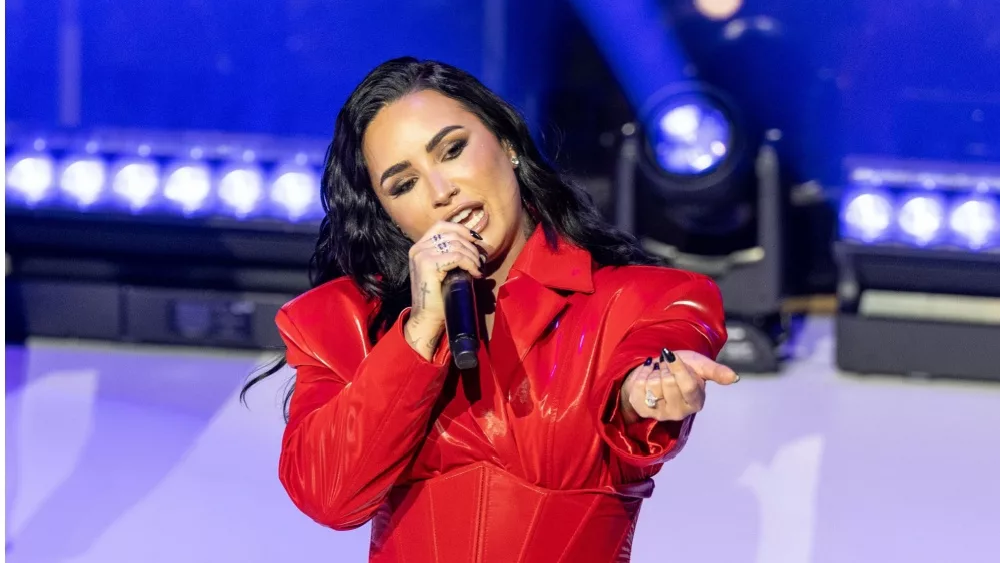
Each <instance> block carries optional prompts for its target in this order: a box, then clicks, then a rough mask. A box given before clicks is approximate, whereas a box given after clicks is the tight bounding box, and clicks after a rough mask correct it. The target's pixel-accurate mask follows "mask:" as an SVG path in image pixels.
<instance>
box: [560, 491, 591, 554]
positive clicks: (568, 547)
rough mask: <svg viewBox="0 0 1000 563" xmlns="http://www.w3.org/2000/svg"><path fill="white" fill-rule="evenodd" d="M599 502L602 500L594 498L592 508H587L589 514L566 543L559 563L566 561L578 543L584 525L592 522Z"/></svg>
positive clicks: (581, 519)
mask: <svg viewBox="0 0 1000 563" xmlns="http://www.w3.org/2000/svg"><path fill="white" fill-rule="evenodd" d="M598 502H600V498H594V500H592V501H590V506H589V507H588V508H587V512H585V513H584V514H583V517H582V518H580V523H579V524H577V525H576V530H573V535H572V536H570V537H569V541H567V542H566V548H565V549H564V550H563V553H562V555H560V556H559V561H562V560H563V559H565V558H566V555H567V554H568V553H569V552H570V551H571V550H572V548H573V542H575V541H576V538H577V537H579V535H580V532H582V531H583V527H584V525H586V523H587V521H588V520H590V515H591V514H593V512H594V509H595V508H597V503H598ZM557 563H558V562H557Z"/></svg>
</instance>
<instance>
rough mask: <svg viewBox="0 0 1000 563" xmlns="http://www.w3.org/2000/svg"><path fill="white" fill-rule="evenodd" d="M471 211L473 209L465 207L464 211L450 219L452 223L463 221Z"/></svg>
mask: <svg viewBox="0 0 1000 563" xmlns="http://www.w3.org/2000/svg"><path fill="white" fill-rule="evenodd" d="M470 213H472V210H471V209H465V210H463V211H462V212H460V213H459V214H458V215H455V216H454V217H452V218H451V219H449V221H451V222H452V223H461V222H462V221H464V220H465V218H466V217H468V216H469V214H470Z"/></svg>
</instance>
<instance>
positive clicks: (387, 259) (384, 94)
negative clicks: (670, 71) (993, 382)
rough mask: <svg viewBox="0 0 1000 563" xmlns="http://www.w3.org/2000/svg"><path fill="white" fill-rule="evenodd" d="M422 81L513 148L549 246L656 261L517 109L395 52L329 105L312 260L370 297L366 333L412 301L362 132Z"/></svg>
mask: <svg viewBox="0 0 1000 563" xmlns="http://www.w3.org/2000/svg"><path fill="white" fill-rule="evenodd" d="M423 90H433V91H436V92H438V93H440V94H443V95H445V96H447V97H449V98H451V99H453V100H455V101H457V102H459V103H460V104H462V106H463V107H465V109H467V110H468V111H469V112H471V113H473V114H474V115H476V117H478V118H479V120H480V121H481V122H482V123H483V125H485V126H486V128H488V129H489V130H490V131H492V132H493V134H494V135H495V136H496V138H497V140H498V141H500V142H501V143H503V144H504V145H505V146H507V147H509V148H511V149H512V150H513V152H514V153H515V154H517V156H518V159H519V160H520V164H519V166H518V167H517V168H516V173H517V179H518V183H519V185H520V192H521V200H522V204H523V206H524V208H525V209H527V210H530V213H531V215H532V217H533V219H534V220H535V221H536V222H537V224H538V227H539V228H541V229H543V231H544V234H545V238H546V242H547V243H548V244H549V245H551V246H552V247H553V248H554V247H555V245H556V244H557V241H558V239H559V237H563V238H564V239H565V240H567V241H569V242H571V243H573V244H575V245H577V246H579V247H581V248H584V249H586V250H587V251H589V252H590V254H591V256H592V257H593V260H594V262H595V263H596V264H597V265H598V266H623V265H627V264H655V263H658V261H657V260H656V259H655V258H654V257H652V256H651V255H649V254H648V253H646V252H645V251H644V250H643V249H642V248H641V247H640V246H639V245H638V244H637V243H636V241H635V239H634V238H633V237H632V236H630V235H628V234H626V233H623V232H621V231H618V230H617V229H615V228H613V227H612V226H611V225H609V224H608V223H607V222H605V221H604V220H603V219H602V217H601V216H600V214H599V213H598V211H597V209H596V208H595V207H594V205H593V203H592V201H591V198H590V196H589V194H587V193H586V192H585V191H584V190H583V189H581V188H580V187H578V186H576V185H574V184H573V183H571V182H570V181H568V180H567V179H565V178H564V177H562V176H561V175H560V174H559V173H558V172H556V170H555V169H554V168H553V167H552V165H551V164H549V162H548V161H547V160H546V159H545V158H544V157H543V156H542V154H541V153H540V152H539V150H538V148H537V147H536V145H535V142H534V140H533V139H532V137H531V133H530V131H529V129H528V126H527V124H526V123H525V121H524V118H523V117H521V115H520V114H519V113H518V111H517V110H515V109H514V108H513V107H512V106H511V105H510V104H508V103H507V102H505V101H504V100H503V99H501V98H500V97H499V96H497V95H496V94H494V93H493V92H492V91H490V90H489V88H487V87H486V86H484V85H483V84H482V83H481V82H479V80H477V79H476V78H475V77H473V76H472V75H470V74H469V73H467V72H465V71H463V70H461V69H458V68H455V67H453V66H450V65H447V64H444V63H440V62H436V61H419V60H417V59H414V58H411V57H404V58H399V59H393V60H390V61H387V62H385V63H382V64H381V65H379V66H378V67H376V68H375V69H374V70H373V71H372V72H371V73H369V74H368V76H366V77H365V79H364V80H363V81H362V82H361V84H359V85H358V87H357V88H356V89H355V90H354V92H353V93H351V95H350V97H349V98H348V99H347V101H346V102H345V103H344V106H343V108H341V110H340V113H339V114H338V115H337V122H336V126H335V130H334V135H333V142H332V143H331V144H330V147H329V150H328V151H327V157H326V165H325V169H324V172H323V178H322V195H323V198H322V199H323V209H324V210H325V211H326V217H325V218H324V219H323V222H322V224H321V225H320V231H319V239H318V241H317V243H316V251H315V253H314V254H313V257H312V260H311V261H310V280H311V283H312V285H313V287H315V286H318V285H321V284H323V283H326V282H328V281H330V280H333V279H336V278H338V277H342V276H350V277H351V279H353V280H354V283H355V284H357V286H358V288H360V290H361V292H362V293H363V294H364V295H365V296H366V297H367V298H368V299H372V300H376V303H377V305H378V306H377V307H376V308H375V312H374V314H373V315H372V317H371V318H370V319H368V337H369V339H370V340H371V341H372V343H374V342H375V341H376V339H377V338H378V335H379V334H382V333H383V332H384V331H385V330H386V329H387V328H388V327H389V326H390V325H391V323H392V322H393V321H394V320H395V319H396V318H397V317H398V316H399V313H400V312H402V310H403V309H404V308H406V307H408V306H409V305H410V282H409V266H408V259H407V253H408V251H409V248H410V246H411V245H412V244H413V242H412V241H411V240H410V239H409V238H407V236H406V235H405V234H404V233H403V232H402V231H401V230H400V229H399V228H398V227H397V226H396V225H395V224H394V223H393V221H392V219H390V218H389V215H388V213H386V211H385V209H383V207H382V205H381V203H380V202H379V200H378V197H377V196H376V195H375V191H374V189H373V187H372V185H371V181H370V177H369V174H368V167H367V164H366V163H365V160H364V156H363V154H362V138H363V136H364V134H365V130H366V129H367V128H368V125H369V124H370V123H371V121H372V119H374V118H375V115H376V114H377V113H378V112H379V110H381V109H382V108H383V107H385V106H386V105H388V104H391V103H392V102H394V101H396V100H398V99H400V98H402V97H403V96H405V95H407V94H410V93H414V92H419V91H423ZM284 364H285V362H284V357H280V358H279V359H278V360H276V361H275V362H274V363H273V364H271V365H270V366H268V367H266V368H265V369H264V370H263V371H262V372H261V373H260V374H258V375H256V376H254V377H253V378H251V379H250V380H249V381H248V382H247V384H246V385H245V386H244V387H243V390H242V392H241V393H240V398H241V400H243V399H244V398H245V396H246V392H247V390H249V389H250V387H252V386H253V385H254V384H256V383H258V382H260V381H261V380H263V379H264V378H266V377H269V376H271V375H273V374H274V373H276V372H277V371H279V370H280V369H281V368H282V367H283V366H284ZM293 392H294V384H293V385H292V386H291V387H290V389H289V391H288V393H287V395H286V396H285V402H284V409H285V417H286V420H287V416H288V403H289V401H290V399H291V395H292V393H293Z"/></svg>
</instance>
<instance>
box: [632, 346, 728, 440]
mask: <svg viewBox="0 0 1000 563" xmlns="http://www.w3.org/2000/svg"><path fill="white" fill-rule="evenodd" d="M739 380H740V376H738V375H736V372H734V371H733V370H732V369H730V368H728V367H726V366H724V365H722V364H720V363H717V362H714V361H712V360H711V359H710V358H708V357H706V356H703V355H702V354H699V353H697V352H694V351H691V350H679V351H677V352H670V351H668V350H667V349H666V348H664V349H663V351H662V352H661V353H660V357H659V358H648V359H647V360H646V362H645V363H644V364H643V365H641V366H639V367H637V368H635V369H634V370H632V373H630V374H629V375H628V377H626V378H625V381H624V383H622V389H621V395H620V396H621V408H622V415H623V416H624V418H625V421H626V422H635V421H636V420H638V419H640V418H655V419H656V420H661V421H662V420H684V419H685V418H687V417H688V416H691V415H692V414H694V413H696V412H698V411H700V410H701V409H702V407H704V406H705V383H706V382H707V381H714V382H715V383H718V384H720V385H732V384H733V383H736V382H737V381H739Z"/></svg>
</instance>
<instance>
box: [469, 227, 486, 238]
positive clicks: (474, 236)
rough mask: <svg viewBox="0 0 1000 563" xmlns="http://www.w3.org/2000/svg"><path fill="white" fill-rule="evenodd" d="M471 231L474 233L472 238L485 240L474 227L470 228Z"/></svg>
mask: <svg viewBox="0 0 1000 563" xmlns="http://www.w3.org/2000/svg"><path fill="white" fill-rule="evenodd" d="M469 232H470V233H472V238H474V239H476V240H483V237H482V235H480V234H479V233H477V232H476V231H473V230H472V229H469Z"/></svg>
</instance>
